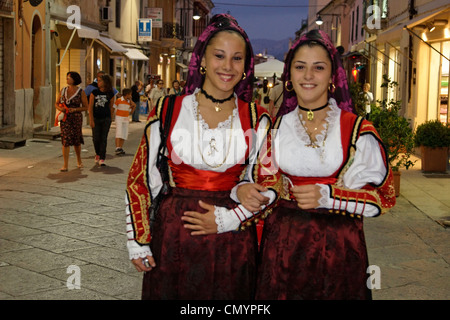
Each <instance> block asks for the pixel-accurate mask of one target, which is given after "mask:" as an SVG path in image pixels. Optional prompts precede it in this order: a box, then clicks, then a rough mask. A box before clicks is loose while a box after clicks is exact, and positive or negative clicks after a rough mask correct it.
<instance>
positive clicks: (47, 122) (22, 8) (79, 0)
mask: <svg viewBox="0 0 450 320" xmlns="http://www.w3.org/2000/svg"><path fill="white" fill-rule="evenodd" d="M213 7H214V5H213V3H212V1H210V0H198V1H193V0H94V1H92V0H33V1H27V0H4V1H1V2H0V62H1V63H0V138H1V137H6V136H16V137H22V138H25V139H29V138H32V137H33V134H34V133H35V132H36V131H37V130H45V131H50V130H51V128H52V126H53V124H54V119H55V115H56V110H55V107H54V104H55V100H56V97H57V94H58V93H59V92H60V90H61V89H62V88H63V87H64V86H66V74H67V72H69V71H76V72H78V73H80V75H81V78H82V83H81V85H80V86H81V87H83V88H84V87H86V86H87V85H88V84H89V83H91V82H93V81H94V80H95V78H96V75H97V73H98V72H99V71H105V72H106V73H108V74H109V75H111V76H112V78H113V83H114V87H115V88H116V89H117V90H118V91H119V92H120V91H122V89H124V88H129V87H131V86H132V85H133V84H134V83H135V81H137V80H140V81H142V82H144V83H146V82H147V81H148V80H149V79H156V78H158V79H159V78H160V79H163V80H164V82H165V84H166V86H167V87H170V86H171V83H172V81H173V80H175V79H177V80H185V79H186V76H187V65H188V64H189V60H190V53H191V52H192V49H193V47H194V45H195V42H196V39H197V37H198V35H200V33H201V32H202V31H203V29H204V27H205V26H206V25H207V23H208V22H209V19H210V12H211V9H212V8H213ZM194 16H195V17H196V19H195V20H194V19H193V18H194ZM142 19H144V20H145V19H152V24H151V26H152V28H151V37H150V38H149V37H143V36H142V34H143V33H145V32H147V31H149V30H143V29H142V26H143V25H144V24H145V26H146V23H147V22H148V21H142ZM143 23H144V24H143ZM144 29H145V27H144ZM144 31H145V32H144ZM6 79H8V81H6Z"/></svg>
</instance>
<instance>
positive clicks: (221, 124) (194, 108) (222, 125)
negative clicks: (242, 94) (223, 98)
mask: <svg viewBox="0 0 450 320" xmlns="http://www.w3.org/2000/svg"><path fill="white" fill-rule="evenodd" d="M199 91H200V88H197V89H195V91H194V93H193V94H192V95H191V97H192V112H193V115H194V119H197V114H198V119H199V120H200V124H201V126H202V129H203V130H216V129H228V128H231V119H232V118H236V117H237V116H238V108H237V107H236V108H234V109H233V114H232V115H230V116H229V117H228V119H227V120H224V121H222V122H219V124H218V125H217V128H214V129H210V128H209V125H208V123H206V121H205V119H203V117H202V114H201V113H199V112H198V101H197V93H198V92H199ZM234 96H235V98H236V101H237V96H236V93H235V94H234Z"/></svg>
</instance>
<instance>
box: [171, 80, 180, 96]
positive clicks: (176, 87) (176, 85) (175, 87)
mask: <svg viewBox="0 0 450 320" xmlns="http://www.w3.org/2000/svg"><path fill="white" fill-rule="evenodd" d="M182 90H183V88H181V87H180V81H178V80H173V81H172V88H170V90H169V94H174V95H176V96H180V95H181V91H182Z"/></svg>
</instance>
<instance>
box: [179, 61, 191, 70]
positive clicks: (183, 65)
mask: <svg viewBox="0 0 450 320" xmlns="http://www.w3.org/2000/svg"><path fill="white" fill-rule="evenodd" d="M177 66H179V67H180V68H181V69H189V67H188V66H187V65H185V64H184V63H181V62H177Z"/></svg>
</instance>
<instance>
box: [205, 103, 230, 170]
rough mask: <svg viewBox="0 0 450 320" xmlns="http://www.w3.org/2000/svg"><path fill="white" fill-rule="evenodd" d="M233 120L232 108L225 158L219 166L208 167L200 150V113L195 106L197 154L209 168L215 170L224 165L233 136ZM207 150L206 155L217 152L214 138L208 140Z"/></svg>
mask: <svg viewBox="0 0 450 320" xmlns="http://www.w3.org/2000/svg"><path fill="white" fill-rule="evenodd" d="M233 119H234V108H233V111H232V113H231V126H230V138H229V139H228V149H227V154H226V155H225V158H224V159H223V161H222V163H221V164H218V165H215V166H213V165H210V164H209V163H208V162H206V160H205V158H204V157H203V152H202V150H201V149H200V142H201V141H202V139H200V111H199V108H198V106H197V129H198V138H199V140H200V141H199V143H198V144H197V147H198V152H200V156H201V157H202V160H203V162H204V163H205V164H206V165H207V166H208V167H210V168H213V169H216V168H219V167H221V166H222V165H223V164H224V163H225V161H226V160H227V158H228V154H229V153H230V147H231V138H232V136H233ZM209 148H210V151H209V152H208V155H211V154H212V151H213V150H212V149H214V150H216V151H218V150H217V149H216V139H215V138H214V137H213V138H211V140H209Z"/></svg>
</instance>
